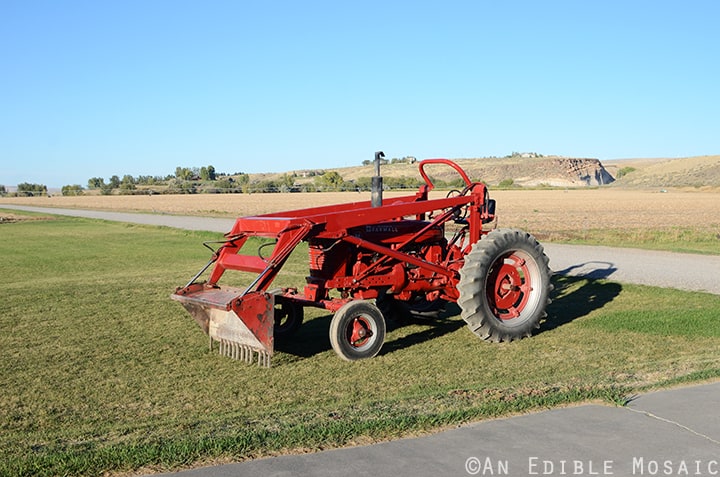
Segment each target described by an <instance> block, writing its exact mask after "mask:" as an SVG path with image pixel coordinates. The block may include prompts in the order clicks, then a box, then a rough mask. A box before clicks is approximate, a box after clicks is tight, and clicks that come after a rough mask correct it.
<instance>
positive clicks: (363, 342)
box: [330, 301, 385, 361]
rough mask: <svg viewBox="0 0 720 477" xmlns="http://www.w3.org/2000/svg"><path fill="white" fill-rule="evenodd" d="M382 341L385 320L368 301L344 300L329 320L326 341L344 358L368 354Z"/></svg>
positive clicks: (378, 348)
mask: <svg viewBox="0 0 720 477" xmlns="http://www.w3.org/2000/svg"><path fill="white" fill-rule="evenodd" d="M384 342H385V320H384V319H383V315H382V313H381V312H380V310H379V309H378V307H377V306H375V305H373V304H372V303H370V302H367V301H351V302H348V303H346V304H345V305H343V306H342V308H340V309H339V310H338V311H337V312H336V313H335V315H334V316H333V319H332V321H331V322H330V344H331V345H332V347H333V350H335V353H337V355H338V356H340V357H341V358H342V359H344V360H347V361H356V360H358V359H365V358H372V357H373V356H375V355H376V354H378V353H379V352H380V348H382V345H383V343H384Z"/></svg>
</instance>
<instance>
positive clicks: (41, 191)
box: [17, 182, 47, 197]
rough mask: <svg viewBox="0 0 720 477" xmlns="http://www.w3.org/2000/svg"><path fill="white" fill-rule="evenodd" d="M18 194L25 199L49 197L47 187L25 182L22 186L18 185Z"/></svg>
mask: <svg viewBox="0 0 720 477" xmlns="http://www.w3.org/2000/svg"><path fill="white" fill-rule="evenodd" d="M17 193H18V195H19V196H25V197H34V196H38V195H47V186H46V185H44V184H30V183H27V182H23V183H22V184H18V186H17Z"/></svg>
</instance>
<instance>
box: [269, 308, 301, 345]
mask: <svg viewBox="0 0 720 477" xmlns="http://www.w3.org/2000/svg"><path fill="white" fill-rule="evenodd" d="M302 322H303V307H302V306H301V305H298V304H297V303H292V302H290V301H287V300H283V301H280V302H279V303H276V304H275V326H274V327H273V328H274V329H273V334H274V336H275V339H276V340H279V341H282V340H285V339H288V338H290V337H291V336H292V335H294V334H295V333H296V332H297V330H298V329H299V328H300V325H302Z"/></svg>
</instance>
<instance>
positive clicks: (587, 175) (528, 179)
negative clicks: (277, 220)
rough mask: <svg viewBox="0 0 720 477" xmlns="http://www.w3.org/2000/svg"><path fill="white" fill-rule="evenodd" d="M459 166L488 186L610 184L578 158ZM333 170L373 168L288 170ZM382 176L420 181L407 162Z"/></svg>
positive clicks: (434, 171) (449, 177)
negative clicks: (504, 184)
mask: <svg viewBox="0 0 720 477" xmlns="http://www.w3.org/2000/svg"><path fill="white" fill-rule="evenodd" d="M453 160H454V161H455V162H457V164H458V165H459V166H460V167H462V168H463V169H464V170H465V171H466V172H467V173H468V176H469V177H470V178H471V179H478V180H482V181H484V182H486V183H487V184H490V185H498V184H499V183H501V182H503V181H506V182H508V181H509V180H512V183H513V184H514V185H518V186H526V187H533V186H538V185H550V186H557V187H584V186H596V185H604V184H609V183H611V182H613V180H614V178H613V176H612V175H611V174H609V173H608V172H607V171H606V170H605V168H604V167H603V165H602V164H601V163H600V161H599V160H597V159H578V158H568V157H557V156H551V157H512V158H482V159H453ZM328 171H337V172H338V173H339V174H340V175H341V176H342V177H343V179H344V180H345V181H352V180H357V179H359V178H361V177H372V176H373V175H374V167H373V166H372V165H368V166H356V167H345V168H336V169H326V170H324V171H301V170H299V171H290V172H289V173H295V174H297V179H296V181H297V183H300V184H301V183H304V182H309V181H312V180H313V177H309V173H313V174H315V175H316V174H322V173H323V172H328ZM426 171H427V173H428V174H429V175H430V176H431V177H433V178H435V179H441V180H443V181H446V182H451V181H453V180H454V179H457V178H458V175H457V173H456V172H455V171H454V170H453V169H452V168H450V167H447V166H444V165H429V166H427V167H426ZM381 174H382V175H383V177H417V178H420V174H419V172H418V165H417V163H415V164H409V163H396V164H386V165H383V166H382V168H381ZM281 175H282V174H272V175H271V174H263V175H254V174H253V175H251V178H252V180H255V179H257V180H265V179H270V180H274V179H277V178H279V177H280V176H281Z"/></svg>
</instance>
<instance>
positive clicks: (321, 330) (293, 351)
mask: <svg viewBox="0 0 720 477" xmlns="http://www.w3.org/2000/svg"><path fill="white" fill-rule="evenodd" d="M459 315H460V308H459V307H458V306H457V305H456V304H455V303H447V304H445V308H444V309H443V310H441V311H439V312H438V313H437V315H435V316H432V317H430V316H420V315H413V314H401V315H397V316H394V317H393V318H391V319H388V320H386V327H387V335H386V337H385V338H386V341H385V344H384V345H383V347H382V349H381V350H380V355H385V354H388V353H392V352H394V351H397V350H399V349H403V348H408V347H410V346H413V345H416V344H419V343H422V342H425V341H428V340H431V339H434V338H437V337H439V336H442V335H445V334H448V333H452V332H453V331H455V330H457V329H459V328H462V327H463V326H465V322H464V321H462V320H461V319H459ZM330 320H332V315H323V316H319V317H317V318H314V319H311V320H309V321H307V322H305V323H303V325H302V326H301V327H300V329H299V330H298V332H297V334H296V335H295V336H293V337H292V338H290V339H285V340H282V341H276V343H275V348H276V349H277V350H278V351H281V352H283V353H287V354H290V355H293V356H296V357H300V358H309V357H311V356H314V355H316V354H319V353H323V352H325V351H328V350H330V349H331V348H332V347H331V346H330V338H329V336H328V331H329V330H330ZM411 325H421V326H422V328H423V329H422V330H420V331H417V332H414V333H411V334H408V335H406V336H402V337H400V338H395V339H393V338H392V337H389V336H388V335H390V334H391V333H392V332H393V331H394V330H397V329H399V328H403V327H406V326H411Z"/></svg>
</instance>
